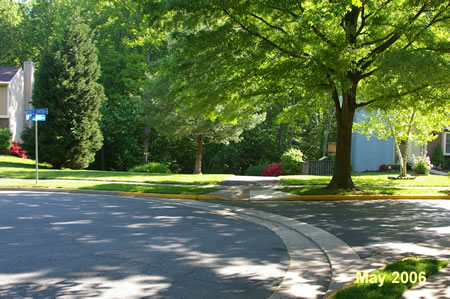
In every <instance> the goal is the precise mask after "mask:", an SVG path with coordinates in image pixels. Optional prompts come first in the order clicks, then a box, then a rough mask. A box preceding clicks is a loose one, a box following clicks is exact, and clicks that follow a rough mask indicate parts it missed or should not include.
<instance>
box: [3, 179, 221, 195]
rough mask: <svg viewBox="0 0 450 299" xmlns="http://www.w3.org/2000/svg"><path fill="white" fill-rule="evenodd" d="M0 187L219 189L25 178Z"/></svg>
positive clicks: (147, 190)
mask: <svg viewBox="0 0 450 299" xmlns="http://www.w3.org/2000/svg"><path fill="white" fill-rule="evenodd" d="M0 187H40V188H63V189H82V190H101V191H118V192H119V191H120V192H142V193H161V194H185V195H202V194H207V193H210V192H214V191H217V189H214V188H200V187H190V186H160V185H135V184H114V183H112V184H107V183H100V182H98V183H96V182H66V181H45V180H41V181H39V184H37V185H36V182H34V181H28V180H27V181H23V180H3V181H0Z"/></svg>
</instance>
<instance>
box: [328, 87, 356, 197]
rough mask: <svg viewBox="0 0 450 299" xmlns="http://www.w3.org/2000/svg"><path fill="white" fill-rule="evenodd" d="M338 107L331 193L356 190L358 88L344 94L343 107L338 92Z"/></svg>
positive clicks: (329, 187)
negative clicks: (353, 161)
mask: <svg viewBox="0 0 450 299" xmlns="http://www.w3.org/2000/svg"><path fill="white" fill-rule="evenodd" d="M333 97H334V101H335V105H336V120H337V140H336V160H335V164H334V172H333V177H332V179H331V181H330V183H329V184H328V186H327V189H329V190H331V191H337V190H345V191H352V190H356V188H355V185H354V184H353V180H352V173H351V149H352V128H353V117H354V115H355V111H356V108H357V105H356V87H355V88H354V90H352V91H351V92H343V97H342V98H343V99H342V107H341V105H340V104H339V98H338V94H337V91H335V92H334V94H333Z"/></svg>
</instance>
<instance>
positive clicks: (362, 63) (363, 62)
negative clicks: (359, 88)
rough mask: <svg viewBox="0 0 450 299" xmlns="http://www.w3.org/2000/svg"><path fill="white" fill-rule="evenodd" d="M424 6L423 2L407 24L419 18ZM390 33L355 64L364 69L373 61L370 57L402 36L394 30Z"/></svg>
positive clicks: (384, 49)
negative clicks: (389, 35)
mask: <svg viewBox="0 0 450 299" xmlns="http://www.w3.org/2000/svg"><path fill="white" fill-rule="evenodd" d="M426 8H427V4H426V3H425V4H424V5H423V6H422V7H421V8H420V9H419V11H418V12H417V13H416V14H415V15H414V17H412V18H410V19H409V22H408V25H411V24H412V23H414V22H415V21H416V20H417V19H418V18H419V16H420V15H421V14H422V13H423V12H424V11H425V10H426ZM390 34H392V36H391V37H390V38H389V39H388V40H387V41H385V42H384V43H382V44H381V45H379V46H378V47H376V48H375V49H373V50H372V51H371V52H370V53H369V54H368V55H367V56H366V57H364V58H363V59H361V60H360V61H358V62H357V65H358V66H359V67H360V68H361V69H363V70H364V69H366V68H367V67H369V66H370V65H371V64H372V63H373V62H374V61H375V60H374V59H372V57H373V56H375V55H377V54H381V53H383V52H384V51H386V50H387V49H388V48H389V47H390V46H392V45H393V44H394V43H395V42H396V41H397V40H398V39H399V38H400V37H401V36H402V34H399V33H394V32H391V33H390Z"/></svg>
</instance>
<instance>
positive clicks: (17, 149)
mask: <svg viewBox="0 0 450 299" xmlns="http://www.w3.org/2000/svg"><path fill="white" fill-rule="evenodd" d="M21 144H22V143H21V142H16V141H13V143H12V145H11V148H10V149H9V153H10V154H11V155H12V156H17V157H21V158H24V159H28V156H27V151H26V150H23V149H22V147H21V146H20V145H21Z"/></svg>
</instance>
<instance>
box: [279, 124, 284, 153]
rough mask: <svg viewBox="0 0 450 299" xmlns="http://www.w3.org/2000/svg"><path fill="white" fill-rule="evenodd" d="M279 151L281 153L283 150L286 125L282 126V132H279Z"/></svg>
mask: <svg viewBox="0 0 450 299" xmlns="http://www.w3.org/2000/svg"><path fill="white" fill-rule="evenodd" d="M278 137H279V139H278V151H279V152H281V150H282V149H283V139H284V123H281V124H280V130H279V131H278Z"/></svg>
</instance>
